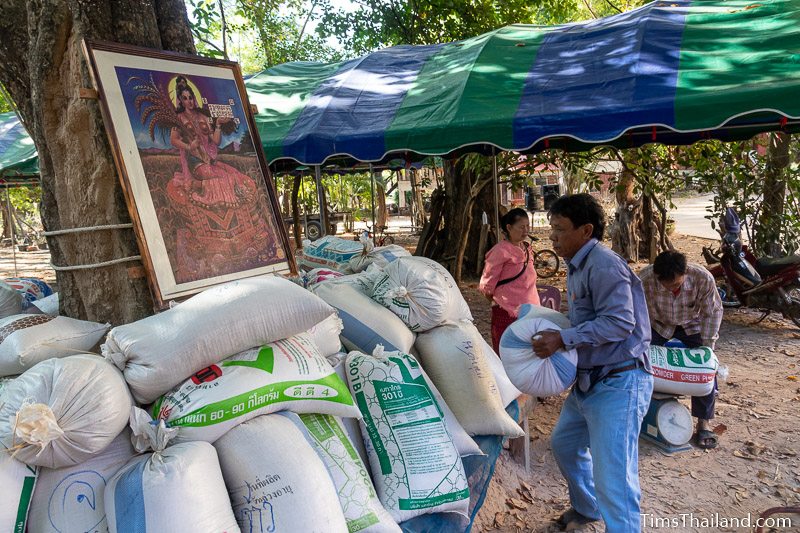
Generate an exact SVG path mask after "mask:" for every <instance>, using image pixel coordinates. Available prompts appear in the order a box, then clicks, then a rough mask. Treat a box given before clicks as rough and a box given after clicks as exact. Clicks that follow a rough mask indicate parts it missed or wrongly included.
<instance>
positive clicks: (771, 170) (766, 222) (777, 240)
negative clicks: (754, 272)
mask: <svg viewBox="0 0 800 533" xmlns="http://www.w3.org/2000/svg"><path fill="white" fill-rule="evenodd" d="M790 140H791V137H790V136H789V135H788V134H786V133H771V134H770V135H769V146H768V147H767V162H766V168H765V172H764V189H763V191H764V202H763V203H762V204H761V213H760V215H759V217H758V221H757V226H756V232H755V233H756V247H757V250H758V251H759V252H760V253H762V254H766V255H768V256H771V257H779V256H781V255H783V254H784V250H783V246H782V245H781V230H782V226H783V216H784V213H783V211H784V208H785V203H786V172H785V170H786V168H788V166H789V163H790V162H791V161H790V160H791V158H790V156H789V145H790Z"/></svg>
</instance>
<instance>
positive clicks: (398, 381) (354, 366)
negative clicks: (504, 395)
mask: <svg viewBox="0 0 800 533" xmlns="http://www.w3.org/2000/svg"><path fill="white" fill-rule="evenodd" d="M347 376H348V381H349V384H350V390H351V391H352V393H353V396H354V398H355V400H356V403H357V404H358V406H359V408H360V409H361V414H362V415H363V420H362V426H361V432H362V434H363V435H364V445H365V446H366V449H367V454H368V455H369V461H370V467H371V470H372V477H373V480H374V481H375V486H376V488H377V490H378V495H379V497H380V499H381V502H382V503H383V505H384V507H386V509H387V510H388V511H389V513H390V514H391V515H392V518H394V519H395V520H396V521H397V522H402V521H404V520H408V519H410V518H413V517H415V516H419V515H421V514H425V513H434V512H447V511H452V512H458V513H462V514H466V513H467V509H468V507H469V489H468V487H467V478H466V475H465V474H464V466H463V464H462V462H461V457H460V456H459V453H458V450H457V449H456V447H455V444H454V443H453V440H452V438H451V436H450V434H449V433H448V431H447V427H446V425H445V423H444V420H443V413H442V410H441V409H440V406H439V405H438V404H437V402H436V400H435V398H434V396H433V393H432V392H431V390H430V387H429V386H428V384H427V382H426V380H425V378H424V375H423V374H422V371H421V368H420V365H419V363H418V362H417V361H416V359H414V357H413V356H411V355H409V354H403V353H398V352H395V353H381V352H380V351H378V350H376V353H375V354H374V356H369V355H365V354H362V353H358V352H352V353H350V355H349V356H348V357H347Z"/></svg>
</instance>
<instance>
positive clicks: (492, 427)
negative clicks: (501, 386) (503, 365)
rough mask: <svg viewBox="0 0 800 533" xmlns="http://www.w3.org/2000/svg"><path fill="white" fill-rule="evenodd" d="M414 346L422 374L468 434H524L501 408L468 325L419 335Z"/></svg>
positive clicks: (474, 330)
mask: <svg viewBox="0 0 800 533" xmlns="http://www.w3.org/2000/svg"><path fill="white" fill-rule="evenodd" d="M414 346H415V348H416V349H417V351H418V352H419V361H420V363H422V367H423V368H424V369H425V372H426V373H427V374H428V376H429V377H430V379H431V381H433V383H435V384H436V388H437V389H439V391H440V392H441V393H442V395H443V396H444V399H445V401H446V402H447V405H448V406H449V407H450V408H451V409H452V410H453V413H455V415H456V418H457V419H458V421H459V423H461V426H462V427H463V428H464V430H465V431H466V432H467V433H468V434H469V435H505V436H508V437H511V438H516V437H521V436H522V435H524V431H523V430H522V428H521V427H519V424H517V423H516V422H515V421H514V419H512V418H511V417H510V416H508V413H506V411H505V408H504V406H503V405H502V400H501V398H500V391H499V390H498V388H497V383H495V380H494V376H492V372H491V369H490V368H489V363H488V362H487V360H486V356H485V355H484V354H483V346H482V343H481V334H480V332H478V329H477V328H476V327H475V326H474V325H473V324H472V323H471V322H462V323H460V324H452V325H447V324H446V325H443V326H439V327H436V328H433V329H431V330H429V331H426V332H424V333H420V334H419V335H418V336H417V342H416V343H415V345H414Z"/></svg>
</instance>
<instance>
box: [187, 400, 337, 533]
mask: <svg viewBox="0 0 800 533" xmlns="http://www.w3.org/2000/svg"><path fill="white" fill-rule="evenodd" d="M287 414H288V415H289V416H284V414H282V413H276V414H271V415H264V416H259V417H256V418H254V419H252V420H249V421H247V422H245V423H244V424H242V425H240V426H237V427H235V428H233V429H232V430H231V431H229V432H228V433H227V434H226V435H225V436H224V437H222V438H221V439H219V440H218V441H217V442H215V443H214V447H215V448H216V449H217V453H218V454H219V462H220V466H221V467H222V475H223V476H224V478H225V485H226V486H227V487H228V495H229V499H230V502H231V504H232V505H233V510H234V515H235V517H236V520H237V521H238V523H239V527H241V529H242V531H244V532H246V533H251V532H252V533H256V532H258V533H261V532H264V533H266V532H275V533H347V531H348V528H347V522H346V521H345V517H344V514H343V512H342V507H341V505H340V504H339V498H338V497H337V494H336V487H335V486H334V484H333V480H331V477H330V475H329V474H328V471H327V470H326V468H325V465H324V464H323V463H322V459H320V458H319V456H318V455H317V452H315V451H314V448H312V446H311V444H309V443H308V441H307V437H306V435H305V434H304V432H303V430H301V429H300V427H298V425H295V423H293V422H292V420H291V419H290V417H292V415H291V414H290V413H287ZM292 418H293V417H292ZM171 531H196V530H190V529H188V528H183V529H175V530H171ZM204 531H219V530H213V529H211V528H206V529H205V530H204Z"/></svg>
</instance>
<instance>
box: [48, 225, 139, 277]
mask: <svg viewBox="0 0 800 533" xmlns="http://www.w3.org/2000/svg"><path fill="white" fill-rule="evenodd" d="M130 228H133V224H132V223H130V222H128V223H123V224H102V225H98V226H85V227H82V228H68V229H59V230H53V231H44V232H42V235H43V236H45V237H58V236H61V235H74V234H76V233H90V232H94V231H109V230H115V229H130ZM141 259H142V256H141V255H132V256H129V257H121V258H119V259H111V260H109V261H102V262H99V263H89V264H86V265H64V266H60V265H55V264H53V263H50V266H51V267H53V270H55V271H56V272H69V271H73V270H90V269H94V268H103V267H107V266H111V265H117V264H120V263H127V262H129V261H140V260H141Z"/></svg>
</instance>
